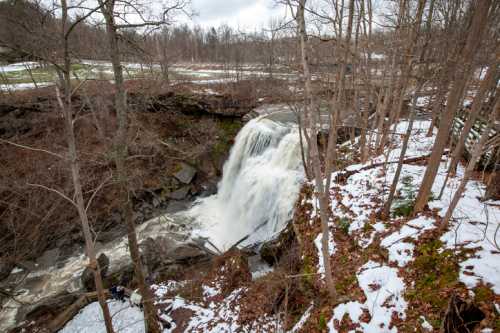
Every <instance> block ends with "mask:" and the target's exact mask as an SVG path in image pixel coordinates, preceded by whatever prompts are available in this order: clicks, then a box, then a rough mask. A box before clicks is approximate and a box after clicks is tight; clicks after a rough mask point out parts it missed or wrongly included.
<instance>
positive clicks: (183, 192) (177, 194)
mask: <svg viewBox="0 0 500 333" xmlns="http://www.w3.org/2000/svg"><path fill="white" fill-rule="evenodd" d="M190 189H191V187H190V186H184V187H181V188H180V189H178V190H175V191H173V192H170V193H168V194H167V197H168V198H170V199H173V200H184V199H186V197H187V196H188V194H189V191H190Z"/></svg>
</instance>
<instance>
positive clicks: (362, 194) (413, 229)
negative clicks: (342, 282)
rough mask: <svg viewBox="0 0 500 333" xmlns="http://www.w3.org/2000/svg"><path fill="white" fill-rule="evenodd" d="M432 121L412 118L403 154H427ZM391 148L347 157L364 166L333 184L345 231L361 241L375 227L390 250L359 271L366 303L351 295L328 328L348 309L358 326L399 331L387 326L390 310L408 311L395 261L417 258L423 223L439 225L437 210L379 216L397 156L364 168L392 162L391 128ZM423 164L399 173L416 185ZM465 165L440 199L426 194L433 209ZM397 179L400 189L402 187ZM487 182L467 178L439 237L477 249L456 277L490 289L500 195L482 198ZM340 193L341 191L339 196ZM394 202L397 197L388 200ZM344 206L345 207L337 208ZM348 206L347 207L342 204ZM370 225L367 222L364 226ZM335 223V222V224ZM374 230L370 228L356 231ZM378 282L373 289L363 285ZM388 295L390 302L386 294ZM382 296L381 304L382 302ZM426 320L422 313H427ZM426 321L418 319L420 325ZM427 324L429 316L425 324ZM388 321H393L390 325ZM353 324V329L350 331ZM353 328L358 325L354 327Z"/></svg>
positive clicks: (497, 275) (497, 279)
mask: <svg viewBox="0 0 500 333" xmlns="http://www.w3.org/2000/svg"><path fill="white" fill-rule="evenodd" d="M407 125H408V124H407V122H405V121H402V122H400V123H399V124H398V125H397V126H396V132H398V133H404V132H405V131H406V127H407ZM428 127H429V122H428V121H416V122H415V124H414V127H413V131H412V136H411V140H410V143H409V147H408V151H407V153H406V158H410V157H419V156H425V155H428V154H429V153H430V152H431V149H432V145H433V143H434V140H435V136H436V130H435V131H434V135H433V136H431V137H427V136H426V132H427V129H428ZM394 140H395V142H394V145H393V148H392V149H390V150H387V149H386V151H385V152H384V154H382V155H380V156H378V157H375V158H373V159H372V161H370V162H368V163H367V164H365V165H352V166H350V167H348V168H347V169H348V170H361V171H359V172H358V173H356V174H354V175H351V176H350V177H349V178H348V179H347V183H346V184H344V185H339V184H336V183H334V184H332V187H331V193H332V197H331V204H332V209H333V212H334V214H335V215H336V216H337V217H339V218H346V219H349V220H350V221H351V222H350V227H349V233H350V234H351V236H352V237H354V238H355V241H356V242H358V244H359V245H360V246H361V247H362V248H366V247H368V246H369V245H371V244H372V242H373V241H374V239H376V237H375V236H376V235H378V236H379V238H381V239H380V246H381V247H383V248H386V249H387V250H388V255H389V257H388V261H389V263H390V266H387V264H386V263H383V262H379V263H377V262H374V261H368V262H367V263H366V264H365V265H363V267H362V268H361V269H360V270H359V271H358V273H357V279H358V284H359V285H360V287H361V288H362V289H363V292H364V293H365V296H366V298H367V301H366V303H364V304H361V303H360V302H348V303H344V304H341V305H339V306H337V307H336V308H335V309H333V317H332V319H331V321H330V323H329V328H330V332H337V330H336V329H335V327H334V325H333V323H334V321H335V320H337V321H340V320H341V319H342V317H343V316H344V314H348V315H349V317H350V319H351V320H352V322H354V323H358V324H359V325H360V329H361V330H362V331H363V332H396V331H397V329H396V327H391V325H390V323H391V320H392V319H391V318H392V316H393V315H394V316H396V317H399V318H401V319H403V318H404V316H405V311H406V302H405V301H404V298H403V296H404V292H405V289H406V286H405V285H404V282H403V280H402V277H400V276H399V270H398V269H397V268H398V267H405V266H406V265H408V263H410V262H412V261H413V260H414V256H413V250H414V248H415V244H414V242H415V241H417V240H418V239H419V237H420V236H421V235H422V234H423V233H424V232H425V231H427V230H431V229H434V228H437V226H438V222H437V221H436V218H434V217H430V216H424V215H421V216H417V217H415V218H413V219H409V220H407V221H404V223H402V224H401V225H400V226H399V227H397V228H394V227H393V226H391V225H388V224H386V223H384V222H382V221H378V220H377V219H376V212H377V210H379V209H380V208H381V203H383V202H385V199H386V196H387V193H388V188H389V186H390V184H391V182H392V179H393V177H394V173H395V171H396V166H397V164H396V163H389V164H388V167H387V170H386V172H385V171H384V168H383V166H380V167H375V168H370V169H366V170H362V168H364V167H367V166H369V165H371V164H372V163H379V162H383V161H385V160H386V158H387V155H388V159H387V160H388V161H389V162H396V161H397V160H398V158H399V155H400V151H401V148H400V147H401V138H400V137H399V136H395V139H394ZM448 162H449V160H448V158H447V157H445V156H443V160H442V163H441V165H440V168H439V171H438V175H437V177H436V180H435V183H434V186H433V189H432V191H433V194H434V197H435V198H437V196H438V194H439V191H440V189H441V187H442V185H443V183H444V179H445V177H446V171H447V164H448ZM425 168H426V165H409V164H406V165H404V166H403V169H402V173H401V177H400V179H404V178H406V179H407V180H410V181H411V187H412V188H414V189H415V191H418V186H419V184H420V183H421V180H422V178H423V175H424V172H425ZM463 172H464V168H463V167H462V166H459V168H458V172H457V176H456V177H455V178H451V179H450V180H449V181H448V184H447V186H446V188H445V190H444V193H443V196H442V198H441V199H434V200H432V201H430V203H429V206H430V208H431V209H434V210H436V212H437V214H438V215H439V216H444V214H445V213H446V210H447V208H448V205H449V203H450V201H451V198H452V197H453V194H454V192H455V190H456V189H457V187H458V184H459V183H460V181H461V179H462V176H463ZM403 186H404V185H403V184H402V183H401V182H400V183H399V185H398V190H402V188H403ZM484 191H485V186H484V184H483V183H482V182H480V181H476V180H471V181H469V183H468V185H467V188H466V191H465V193H464V195H463V197H462V199H461V200H460V202H459V204H458V206H457V208H456V209H455V212H454V214H453V219H452V222H451V228H450V230H449V231H448V232H446V233H445V234H444V235H442V237H441V241H442V242H443V244H444V245H443V250H444V249H453V250H457V251H458V250H460V249H461V248H462V247H464V248H467V249H474V250H475V254H474V256H473V257H471V258H469V259H467V260H465V261H463V262H460V263H459V265H460V275H459V280H460V281H461V282H463V283H464V284H465V285H466V286H467V287H468V288H474V287H476V286H477V285H478V284H479V283H480V282H481V281H482V282H483V283H485V284H486V285H489V286H491V289H492V290H493V291H494V292H495V293H496V294H500V248H499V246H498V245H499V244H500V233H499V232H498V230H499V228H500V227H499V225H500V205H498V204H499V203H498V202H491V201H490V202H488V201H482V200H481V198H482V197H483V194H484ZM339 198H340V199H339ZM393 207H394V205H393ZM341 208H342V209H341ZM346 208H347V209H346ZM367 225H369V226H370V228H369V229H368V228H366V226H367ZM332 227H333V225H332ZM366 230H371V231H368V232H361V231H366ZM320 237H321V234H319V235H318V238H316V240H315V244H316V245H317V249H318V258H319V259H320V260H319V264H318V265H319V267H318V270H319V271H321V270H323V271H324V268H323V267H322V265H323V263H322V253H321V247H320V246H318V244H319V240H320ZM369 285H371V286H372V287H373V286H374V285H376V286H377V288H376V289H377V290H375V291H374V290H371V289H370V288H368V287H367V286H369ZM390 295H392V296H393V297H392V298H391V301H390V302H385V300H386V299H387V298H388V297H389V296H390ZM382 304H384V306H382ZM364 309H367V310H368V311H369V313H370V315H371V320H370V321H369V323H366V322H363V321H361V320H360V317H361V314H362V311H363V310H364ZM424 320H425V318H424ZM425 323H426V324H429V323H427V322H425V321H422V325H424V324H425ZM429 325H430V324H429ZM390 327H391V328H390ZM353 332H354V331H353ZM356 332H357V331H356Z"/></svg>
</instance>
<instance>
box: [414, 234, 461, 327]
mask: <svg viewBox="0 0 500 333" xmlns="http://www.w3.org/2000/svg"><path fill="white" fill-rule="evenodd" d="M415 253H416V258H415V261H414V263H413V267H412V268H413V271H414V272H415V278H416V280H415V285H414V287H413V288H412V289H411V290H409V291H408V292H407V297H408V299H410V300H413V301H419V302H425V303H427V304H429V305H430V306H431V308H432V310H433V312H434V313H436V314H437V313H439V312H440V311H442V310H444V309H445V308H446V306H447V304H448V299H447V298H446V297H442V293H440V291H441V290H444V289H448V288H453V287H454V286H455V285H456V284H457V281H458V272H459V267H458V264H457V263H456V258H455V257H454V255H453V252H452V251H451V250H442V242H441V241H440V240H432V241H430V242H426V243H423V244H421V245H420V246H418V247H417V249H416V251H415ZM432 324H433V325H437V326H439V325H438V324H439V323H432ZM435 327H436V326H435Z"/></svg>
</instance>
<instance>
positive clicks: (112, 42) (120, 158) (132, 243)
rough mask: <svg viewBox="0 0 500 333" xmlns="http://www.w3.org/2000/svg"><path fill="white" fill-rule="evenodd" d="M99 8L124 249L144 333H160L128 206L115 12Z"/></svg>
mask: <svg viewBox="0 0 500 333" xmlns="http://www.w3.org/2000/svg"><path fill="white" fill-rule="evenodd" d="M99 4H100V5H101V6H102V8H103V14H104V18H105V21H106V33H107V36H108V43H109V49H110V57H111V64H112V67H113V73H114V79H115V90H116V93H115V109H116V116H117V122H118V127H117V131H116V136H115V141H114V148H113V150H114V151H113V154H114V161H115V167H116V173H117V174H116V176H117V181H118V183H119V184H120V192H119V195H120V198H121V204H122V206H123V217H124V220H125V224H126V228H127V237H128V246H129V251H130V257H131V259H132V262H133V265H134V273H135V278H136V282H137V284H138V287H139V291H140V293H141V295H142V302H143V306H144V319H145V326H146V332H148V333H159V332H161V328H160V325H159V323H158V318H157V310H156V308H155V306H154V297H153V293H152V292H151V289H150V288H149V286H148V285H147V284H146V279H145V276H144V269H143V265H142V261H141V256H140V251H139V243H138V240H137V234H136V231H135V222H134V214H133V207H132V202H131V199H130V193H129V183H128V170H127V166H126V159H127V156H128V142H127V130H128V114H127V94H126V91H125V85H124V79H123V68H122V65H121V57H120V49H119V45H118V41H119V35H118V31H117V28H116V24H115V20H114V15H115V9H114V6H113V2H104V1H102V0H99Z"/></svg>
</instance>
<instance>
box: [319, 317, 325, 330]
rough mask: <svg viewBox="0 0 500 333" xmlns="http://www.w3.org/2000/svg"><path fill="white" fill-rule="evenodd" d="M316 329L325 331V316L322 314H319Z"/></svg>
mask: <svg viewBox="0 0 500 333" xmlns="http://www.w3.org/2000/svg"><path fill="white" fill-rule="evenodd" d="M318 329H319V330H321V331H323V330H326V316H325V314H324V313H321V314H320V315H319V319H318Z"/></svg>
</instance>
